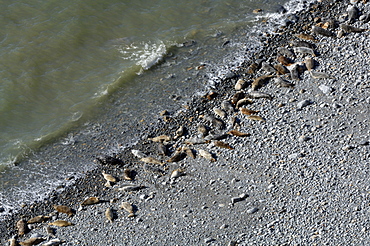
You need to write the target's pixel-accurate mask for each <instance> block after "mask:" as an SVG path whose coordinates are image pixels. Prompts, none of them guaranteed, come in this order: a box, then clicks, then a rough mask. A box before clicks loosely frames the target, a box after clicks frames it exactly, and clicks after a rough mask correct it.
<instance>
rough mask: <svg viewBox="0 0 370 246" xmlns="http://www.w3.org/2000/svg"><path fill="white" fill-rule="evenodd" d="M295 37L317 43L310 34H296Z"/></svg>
mask: <svg viewBox="0 0 370 246" xmlns="http://www.w3.org/2000/svg"><path fill="white" fill-rule="evenodd" d="M294 36H296V37H297V38H300V39H304V40H310V41H314V42H317V40H316V39H315V37H314V36H312V35H310V34H305V33H300V34H295V35H294Z"/></svg>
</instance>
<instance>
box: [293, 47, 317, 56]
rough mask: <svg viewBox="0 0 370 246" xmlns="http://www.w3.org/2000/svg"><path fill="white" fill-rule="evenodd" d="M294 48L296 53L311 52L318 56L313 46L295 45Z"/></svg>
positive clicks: (310, 53)
mask: <svg viewBox="0 0 370 246" xmlns="http://www.w3.org/2000/svg"><path fill="white" fill-rule="evenodd" d="M293 50H294V53H296V54H297V53H300V54H303V55H306V54H309V55H312V56H316V54H315V51H314V50H313V49H311V48H307V47H294V48H293Z"/></svg>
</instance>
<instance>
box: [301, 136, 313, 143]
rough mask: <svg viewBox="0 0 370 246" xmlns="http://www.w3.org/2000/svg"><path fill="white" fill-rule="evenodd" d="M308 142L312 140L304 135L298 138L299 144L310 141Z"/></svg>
mask: <svg viewBox="0 0 370 246" xmlns="http://www.w3.org/2000/svg"><path fill="white" fill-rule="evenodd" d="M308 140H310V138H309V137H307V136H303V135H302V136H300V137H299V138H298V142H301V143H302V142H305V141H308Z"/></svg>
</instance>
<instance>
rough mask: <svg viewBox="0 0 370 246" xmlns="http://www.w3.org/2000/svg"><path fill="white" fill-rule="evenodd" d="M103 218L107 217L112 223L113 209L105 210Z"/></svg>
mask: <svg viewBox="0 0 370 246" xmlns="http://www.w3.org/2000/svg"><path fill="white" fill-rule="evenodd" d="M105 217H107V219H108V220H109V222H110V223H113V219H114V214H113V209H112V208H111V207H108V208H107V209H106V210H105Z"/></svg>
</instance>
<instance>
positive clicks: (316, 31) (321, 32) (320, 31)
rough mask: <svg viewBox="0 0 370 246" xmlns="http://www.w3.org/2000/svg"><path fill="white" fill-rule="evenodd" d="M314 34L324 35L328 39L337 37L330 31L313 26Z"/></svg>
mask: <svg viewBox="0 0 370 246" xmlns="http://www.w3.org/2000/svg"><path fill="white" fill-rule="evenodd" d="M312 32H313V33H314V34H317V35H322V36H326V37H335V34H334V33H333V32H331V31H329V30H326V29H324V28H322V27H319V26H312Z"/></svg>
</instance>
